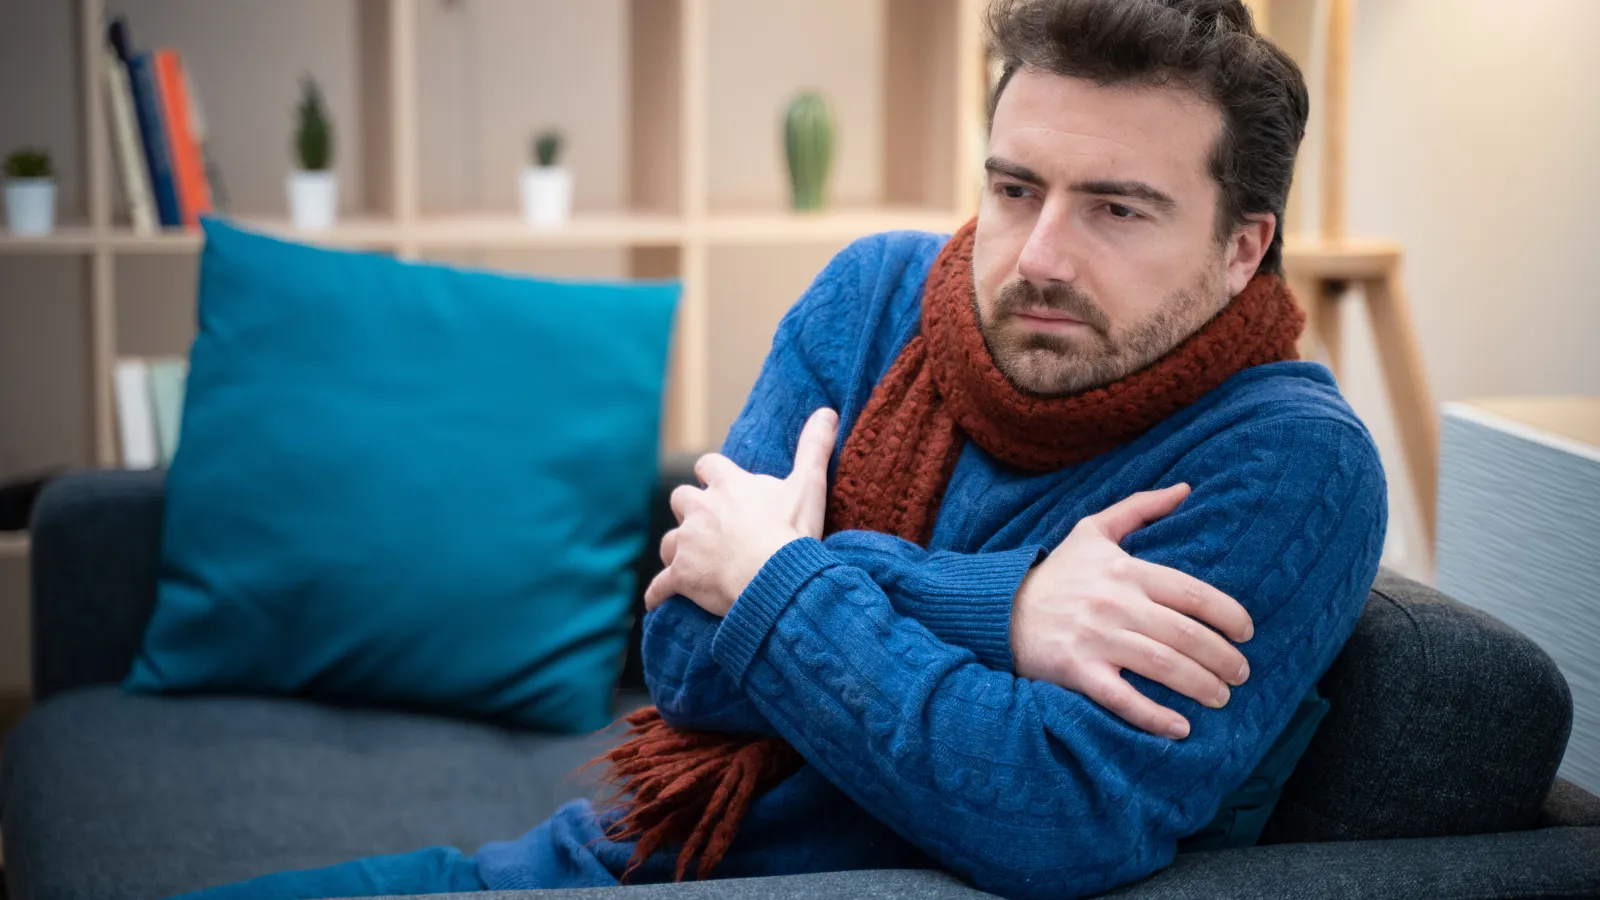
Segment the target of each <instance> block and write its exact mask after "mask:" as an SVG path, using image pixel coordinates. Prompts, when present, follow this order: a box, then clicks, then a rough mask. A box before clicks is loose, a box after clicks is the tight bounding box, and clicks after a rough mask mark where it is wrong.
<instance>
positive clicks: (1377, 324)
mask: <svg viewBox="0 0 1600 900" xmlns="http://www.w3.org/2000/svg"><path fill="white" fill-rule="evenodd" d="M1362 286H1363V287H1364V288H1365V289H1366V294H1367V309H1368V311H1369V312H1370V314H1371V316H1372V339H1373V343H1374V344H1376V346H1377V350H1378V362H1379V364H1380V365H1381V366H1382V368H1383V380H1384V383H1385V384H1386V385H1387V386H1388V389H1389V403H1390V405H1391V406H1392V407H1393V409H1394V420H1395V425H1396V426H1397V427H1398V428H1399V429H1400V442H1401V444H1402V445H1403V446H1404V448H1405V453H1406V466H1407V468H1408V469H1409V471H1410V473H1411V483H1412V486H1413V490H1414V491H1415V492H1416V498H1417V507H1418V512H1419V513H1420V514H1421V518H1422V527H1423V532H1424V534H1423V537H1424V539H1425V540H1426V541H1427V544H1428V553H1429V555H1430V556H1431V555H1432V554H1433V552H1434V539H1435V536H1436V534H1437V533H1438V532H1437V523H1436V521H1435V519H1436V518H1437V513H1438V510H1437V509H1436V502H1437V495H1438V488H1439V410H1438V409H1437V408H1436V407H1435V406H1434V403H1433V394H1432V392H1431V391H1430V390H1429V389H1428V376H1427V372H1426V370H1424V369H1423V367H1422V352H1421V349H1420V348H1419V346H1418V344H1417V334H1416V328H1415V327H1414V326H1413V324H1412V322H1411V310H1410V308H1409V307H1407V306H1406V300H1405V293H1404V292H1403V290H1402V288H1401V285H1400V270H1399V268H1398V267H1395V268H1392V269H1390V270H1389V272H1388V274H1387V275H1386V276H1385V277H1383V278H1374V279H1369V280H1367V281H1365V282H1363V285H1362Z"/></svg>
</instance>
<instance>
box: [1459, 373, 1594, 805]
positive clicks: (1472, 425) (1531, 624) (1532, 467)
mask: <svg viewBox="0 0 1600 900" xmlns="http://www.w3.org/2000/svg"><path fill="white" fill-rule="evenodd" d="M1437 559H1438V586H1439V589H1440V590H1442V591H1444V592H1445V593H1447V594H1449V595H1450V596H1452V597H1455V598H1456V599H1458V600H1460V601H1462V602H1463V603H1467V604H1470V605H1472V606H1475V607H1477V608H1479V609H1482V610H1484V611H1485V612H1488V613H1490V614H1491V615H1493V616H1495V617H1496V618H1498V619H1500V620H1501V621H1503V622H1505V623H1506V624H1508V625H1510V626H1512V627H1513V628H1515V629H1517V630H1518V631H1520V632H1522V633H1523V634H1525V635H1527V636H1528V637H1530V638H1532V639H1533V640H1534V641H1535V642H1536V643H1538V644H1539V646H1541V647H1543V648H1544V650H1545V652H1546V653H1549V654H1550V656H1551V657H1552V658H1554V659H1555V661H1556V664H1557V665H1558V666H1560V667H1561V673H1562V674H1563V675H1564V676H1566V679H1567V684H1568V685H1570V686H1571V688H1572V702H1573V725H1572V737H1571V739H1570V740H1569V741H1568V744H1567V755H1566V758H1565V760H1564V761H1563V763H1562V766H1561V775H1562V777H1565V778H1567V779H1569V780H1571V781H1573V782H1575V783H1577V784H1578V785H1581V786H1582V787H1584V788H1585V789H1587V790H1589V791H1594V792H1600V398H1594V399H1586V398H1543V399H1539V398H1530V399H1527V400H1488V401H1476V402H1472V403H1450V404H1446V405H1445V409H1444V430H1443V436H1442V439H1441V447H1440V459H1439V546H1438V557H1437ZM1511 724H1513V723H1494V725H1495V726H1503V725H1511Z"/></svg>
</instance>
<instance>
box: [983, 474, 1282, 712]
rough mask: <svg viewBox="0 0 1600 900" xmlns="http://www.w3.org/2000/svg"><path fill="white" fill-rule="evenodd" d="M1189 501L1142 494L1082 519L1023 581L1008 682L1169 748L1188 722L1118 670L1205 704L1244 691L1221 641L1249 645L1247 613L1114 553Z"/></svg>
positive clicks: (1244, 671)
mask: <svg viewBox="0 0 1600 900" xmlns="http://www.w3.org/2000/svg"><path fill="white" fill-rule="evenodd" d="M1188 496H1189V486H1188V485H1185V484H1179V485H1174V486H1173V487H1170V488H1166V489H1164V490H1159V491H1146V492H1143V493H1139V494H1134V495H1133V496H1132V497H1129V498H1128V499H1126V500H1123V501H1121V502H1120V503H1117V504H1115V505H1113V506H1111V507H1109V508H1108V509H1106V510H1105V511H1103V512H1100V513H1096V514H1095V515H1092V516H1089V517H1087V518H1085V519H1082V520H1081V521H1079V522H1078V524H1077V525H1076V526H1075V527H1074V528H1073V529H1072V533H1071V534H1069V535H1067V539H1066V540H1064V541H1062V542H1061V546H1059V547H1057V548H1056V549H1055V550H1053V551H1051V553H1050V555H1049V556H1048V557H1046V558H1045V560H1044V562H1041V563H1040V564H1039V565H1037V566H1035V567H1034V568H1033V570H1032V571H1031V572H1029V573H1028V575H1027V577H1026V578H1024V579H1023V581H1022V586H1021V588H1020V589H1019V590H1018V591H1017V596H1016V599H1015V601H1013V604H1012V610H1011V648H1012V657H1013V659H1014V661H1015V666H1016V674H1018V675H1020V676H1022V677H1024V678H1029V679H1033V680H1035V681H1048V682H1051V683H1053V684H1058V685H1060V686H1062V687H1064V688H1067V689H1068V690H1072V691H1077V692H1078V693H1080V694H1083V695H1084V696H1086V697H1088V698H1089V699H1090V700H1093V701H1094V702H1096V703H1098V704H1100V705H1101V706H1103V707H1105V708H1106V709H1108V710H1110V711H1111V712H1112V713H1113V714H1115V715H1116V716H1118V717H1120V718H1121V719H1123V720H1125V721H1126V722H1128V723H1129V724H1131V725H1133V726H1134V727H1136V728H1142V729H1144V730H1145V731H1148V732H1150V733H1151V734H1157V735H1162V736H1164V737H1170V738H1174V739H1179V738H1184V737H1187V736H1188V735H1189V722H1188V720H1187V719H1185V718H1184V717H1183V716H1181V715H1179V714H1178V713H1176V712H1174V711H1173V710H1170V709H1167V708H1166V707H1164V706H1160V705H1158V704H1157V703H1155V701H1153V700H1151V699H1150V698H1148V697H1146V696H1144V695H1143V694H1141V693H1139V691H1138V690H1136V689H1135V688H1134V686H1133V685H1132V684H1129V683H1128V681H1127V680H1126V679H1124V678H1123V677H1122V670H1124V669H1126V670H1128V671H1130V672H1137V673H1138V674H1140V675H1143V676H1144V677H1146V678H1149V679H1151V680H1152V681H1156V682H1159V683H1161V684H1164V685H1166V686H1167V687H1169V688H1172V689H1173V690H1174V691H1177V692H1178V693H1180V694H1183V695H1185V696H1187V697H1191V698H1193V699H1194V700H1196V701H1198V702H1200V703H1203V704H1205V705H1206V706H1210V707H1213V708H1220V707H1221V706H1223V705H1224V704H1226V703H1227V702H1228V696H1229V691H1228V685H1234V686H1237V685H1240V684H1243V683H1244V681H1245V679H1246V678H1248V677H1249V675H1250V669H1249V664H1248V663H1247V662H1246V661H1245V658H1244V654H1243V653H1240V652H1239V650H1238V649H1237V648H1236V647H1234V646H1233V645H1232V644H1230V643H1228V639H1227V638H1231V639H1232V640H1234V641H1238V642H1241V643H1242V642H1244V641H1248V640H1250V638H1251V637H1252V636H1253V635H1254V634H1255V625H1254V623H1252V622H1251V621H1250V614H1249V613H1248V612H1246V611H1245V608H1244V607H1243V606H1241V605H1239V603H1238V601H1236V600H1234V599H1233V598H1232V597H1229V596H1228V595H1227V594H1224V593H1223V592H1221V591H1219V590H1217V589H1216V588H1213V587H1211V586H1210V585H1208V584H1206V583H1205V582H1203V581H1201V580H1199V579H1197V578H1194V577H1193V576H1190V575H1187V574H1185V573H1183V572H1180V571H1178V570H1176V569H1171V568H1167V567H1166V566H1160V565H1156V564H1155V563H1149V562H1145V561H1144V560H1141V559H1137V558H1135V557H1133V556H1130V555H1128V554H1127V553H1126V552H1124V551H1123V549H1122V547H1121V546H1120V545H1121V542H1122V539H1123V538H1125V537H1127V536H1128V535H1129V534H1132V533H1133V532H1135V531H1137V530H1138V529H1140V528H1142V527H1144V526H1145V525H1147V524H1149V523H1150V522H1153V521H1155V520H1156V519H1159V518H1161V517H1162V516H1165V515H1167V514H1168V513H1170V512H1172V511H1173V510H1174V509H1176V508H1177V507H1178V504H1180V503H1182V502H1183V500H1184V498H1186V497H1188ZM1207 625H1210V626H1212V627H1214V628H1216V629H1217V630H1218V631H1220V632H1222V634H1218V633H1217V631H1213V630H1211V628H1207V627H1206V626H1207ZM1223 635H1227V638H1224V637H1223Z"/></svg>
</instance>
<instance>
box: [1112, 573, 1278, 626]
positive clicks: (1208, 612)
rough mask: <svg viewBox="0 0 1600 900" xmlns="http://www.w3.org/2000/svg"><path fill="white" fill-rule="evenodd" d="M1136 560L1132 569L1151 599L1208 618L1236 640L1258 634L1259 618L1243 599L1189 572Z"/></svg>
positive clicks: (1184, 612) (1194, 615)
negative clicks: (1251, 614)
mask: <svg viewBox="0 0 1600 900" xmlns="http://www.w3.org/2000/svg"><path fill="white" fill-rule="evenodd" d="M1132 563H1133V565H1132V566H1131V567H1130V573H1131V574H1132V575H1133V577H1134V578H1135V580H1136V581H1137V582H1138V584H1139V586H1140V587H1142V588H1143V589H1144V592H1145V595H1146V596H1148V597H1149V598H1150V599H1151V600H1154V601H1155V602H1157V603H1159V604H1161V605H1162V606H1165V607H1167V608H1168V609H1172V610H1176V611H1177V612H1180V613H1183V614H1184V615H1186V616H1188V617H1189V618H1191V619H1196V620H1199V621H1201V622H1204V623H1206V624H1207V625H1210V626H1211V627H1212V628H1215V629H1217V630H1218V631H1220V632H1222V633H1223V634H1225V635H1227V636H1228V637H1229V638H1230V639H1232V640H1235V641H1239V642H1241V643H1242V642H1244V641H1248V640H1250V639H1251V638H1252V637H1254V636H1255V633H1256V626H1255V622H1253V621H1251V619H1250V613H1249V612H1247V611H1246V610H1245V608H1244V607H1243V606H1241V605H1240V604H1239V601H1237V600H1235V599H1233V598H1232V597H1230V596H1228V595H1227V594H1224V593H1223V592H1221V591H1219V590H1217V589H1216V588H1214V587H1212V586H1211V585H1209V584H1206V583H1205V582H1204V581H1201V580H1200V579H1198V578H1196V577H1194V576H1193V575H1190V574H1188V573H1187V572H1180V571H1178V570H1177V569H1173V568H1169V567H1167V566H1161V565H1156V564H1155V563H1151V562H1146V561H1144V560H1140V559H1134V560H1132Z"/></svg>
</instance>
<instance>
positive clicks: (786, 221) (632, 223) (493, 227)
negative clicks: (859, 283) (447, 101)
mask: <svg viewBox="0 0 1600 900" xmlns="http://www.w3.org/2000/svg"><path fill="white" fill-rule="evenodd" d="M235 221H236V222H237V223H238V224H239V226H240V227H242V228H246V229H249V230H252V231H259V232H261V233H263V234H270V235H272V236H274V237H280V238H284V239H285V240H292V241H298V242H302V243H308V244H322V245H327V246H335V247H358V248H375V249H394V248H397V247H400V246H401V245H403V244H414V245H415V246H417V247H418V248H420V249H422V250H441V249H455V250H487V249H507V248H523V247H525V248H540V247H678V246H681V245H683V244H684V243H686V242H688V241H690V240H693V239H699V240H704V241H706V242H708V243H711V244H717V245H723V244H783V243H790V242H798V243H817V242H837V241H850V240H854V239H856V238H860V237H865V236H867V235H869V234H876V233H878V232H881V231H896V230H900V229H914V230H920V231H934V232H951V231H954V230H955V229H957V228H959V227H960V226H961V224H962V223H963V222H964V221H965V217H963V216H959V215H957V214H955V213H951V212H944V211H940V210H929V209H915V208H881V209H843V210H829V211H825V212H815V213H794V212H785V211H775V212H725V213H713V214H712V215H710V216H709V217H708V218H706V219H704V220H702V221H700V222H698V223H690V222H687V221H685V220H684V219H683V218H681V217H679V216H674V215H670V214H664V213H626V212H624V213H589V214H579V215H576V216H574V217H573V218H572V220H571V221H570V222H568V223H566V224H565V225H560V226H555V227H550V228H539V227H535V226H531V225H528V224H527V223H526V222H524V221H523V220H522V219H521V218H519V217H517V216H515V215H494V214H462V215H441V216H434V217H430V218H427V219H424V220H423V221H421V222H418V223H416V224H414V225H410V226H402V225H399V224H396V223H394V222H390V221H387V220H384V219H379V218H350V219H345V220H342V221H340V222H339V223H338V224H337V225H335V226H334V227H333V228H330V229H327V230H326V231H301V230H299V229H296V228H294V227H293V226H291V225H290V224H289V223H287V222H285V221H283V220H281V219H270V218H240V219H237V220H235ZM200 244H201V235H200V232H198V231H185V230H181V229H175V228H168V229H163V230H162V231H161V232H159V233H157V234H136V233H134V232H133V231H132V230H131V229H128V228H113V229H110V230H106V231H99V230H96V229H92V228H86V227H70V228H62V229H58V230H57V231H56V233H54V234H52V235H50V236H48V237H42V238H19V237H12V236H9V235H0V253H11V254H18V255H21V254H70V253H92V252H95V251H97V250H108V251H111V252H112V253H117V254H159V253H193V252H195V251H197V250H199V249H200Z"/></svg>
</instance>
